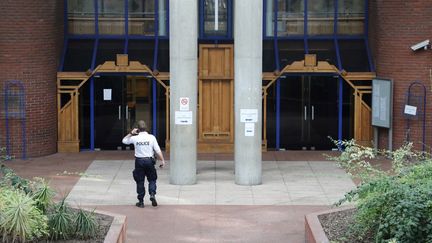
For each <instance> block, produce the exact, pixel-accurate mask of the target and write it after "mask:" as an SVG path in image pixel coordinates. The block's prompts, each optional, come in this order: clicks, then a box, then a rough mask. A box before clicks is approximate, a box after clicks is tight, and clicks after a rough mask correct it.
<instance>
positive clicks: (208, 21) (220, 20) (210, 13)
mask: <svg viewBox="0 0 432 243" xmlns="http://www.w3.org/2000/svg"><path fill="white" fill-rule="evenodd" d="M201 3H202V4H203V6H202V8H201V11H204V12H203V17H204V19H203V21H202V24H203V25H204V26H203V31H204V33H202V36H227V35H228V24H229V23H228V7H229V6H228V5H229V1H228V0H203V1H202V2H201Z"/></svg>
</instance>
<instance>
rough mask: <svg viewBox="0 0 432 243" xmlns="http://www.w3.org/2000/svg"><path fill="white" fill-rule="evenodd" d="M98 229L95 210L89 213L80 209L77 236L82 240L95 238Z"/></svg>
mask: <svg viewBox="0 0 432 243" xmlns="http://www.w3.org/2000/svg"><path fill="white" fill-rule="evenodd" d="M98 229H99V225H98V223H97V221H96V218H95V214H94V210H93V211H92V212H89V211H86V210H84V209H82V208H80V209H78V211H77V213H76V218H75V235H76V236H77V237H78V238H80V239H89V238H94V237H95V236H96V234H97V231H98Z"/></svg>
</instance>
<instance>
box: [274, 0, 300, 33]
mask: <svg viewBox="0 0 432 243" xmlns="http://www.w3.org/2000/svg"><path fill="white" fill-rule="evenodd" d="M303 2H304V1H303V0H278V12H277V16H278V21H277V31H278V33H277V34H278V36H287V35H302V34H303V33H304V3H303Z"/></svg>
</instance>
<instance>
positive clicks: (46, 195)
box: [31, 178, 55, 213]
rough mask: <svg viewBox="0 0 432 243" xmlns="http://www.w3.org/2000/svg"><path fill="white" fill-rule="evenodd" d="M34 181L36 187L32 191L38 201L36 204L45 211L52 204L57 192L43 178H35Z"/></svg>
mask: <svg viewBox="0 0 432 243" xmlns="http://www.w3.org/2000/svg"><path fill="white" fill-rule="evenodd" d="M34 182H35V183H34V189H33V190H32V193H31V195H32V198H33V200H35V201H36V206H37V207H38V208H39V209H40V210H41V211H42V212H43V213H45V212H46V211H47V209H48V207H49V206H51V204H52V200H53V198H54V196H55V192H54V191H53V190H52V189H51V188H50V187H49V185H48V182H46V181H45V180H44V179H43V178H34Z"/></svg>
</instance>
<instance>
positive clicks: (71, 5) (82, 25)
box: [67, 0, 95, 34]
mask: <svg viewBox="0 0 432 243" xmlns="http://www.w3.org/2000/svg"><path fill="white" fill-rule="evenodd" d="M67 7H68V32H69V34H94V33H95V24H94V17H95V15H94V13H95V11H94V2H93V1H89V0H68V1H67Z"/></svg>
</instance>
